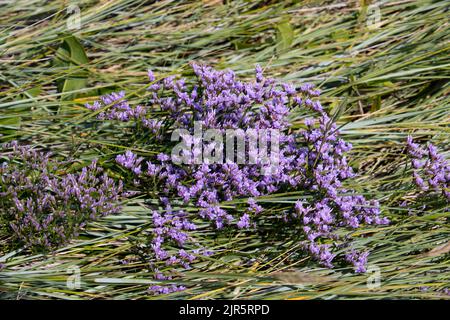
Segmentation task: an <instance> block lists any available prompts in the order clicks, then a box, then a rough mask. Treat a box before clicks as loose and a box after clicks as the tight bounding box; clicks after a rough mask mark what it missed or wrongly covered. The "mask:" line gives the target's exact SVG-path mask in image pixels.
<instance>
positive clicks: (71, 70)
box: [53, 36, 89, 100]
mask: <svg viewBox="0 0 450 320" xmlns="http://www.w3.org/2000/svg"><path fill="white" fill-rule="evenodd" d="M87 63H89V60H88V58H87V55H86V53H85V51H84V49H83V46H82V45H81V43H80V41H79V40H78V39H77V38H75V37H74V36H67V37H66V38H64V40H63V43H62V45H61V46H60V47H59V49H58V50H57V51H56V57H55V59H54V63H53V66H54V67H57V68H61V72H64V73H66V75H63V76H62V77H60V78H59V79H58V80H56V85H57V88H58V92H60V93H63V95H62V96H61V100H73V99H75V98H77V97H79V96H80V94H79V93H77V92H73V91H77V90H80V89H83V88H85V87H86V86H87V78H88V73H87V72H86V71H85V70H84V68H83V66H84V65H86V64H87ZM58 73H59V72H58Z"/></svg>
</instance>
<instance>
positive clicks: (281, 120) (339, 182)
mask: <svg viewBox="0 0 450 320" xmlns="http://www.w3.org/2000/svg"><path fill="white" fill-rule="evenodd" d="M193 70H194V73H195V75H196V77H197V79H198V82H197V83H195V84H193V85H189V84H188V81H187V80H186V79H176V78H175V77H173V76H171V77H168V78H165V79H163V80H161V81H155V77H154V75H153V73H152V72H149V80H150V82H151V85H150V86H149V88H148V90H149V92H150V94H151V98H150V101H149V102H148V103H147V104H144V105H137V106H135V107H133V106H131V105H130V104H129V103H128V101H127V100H126V99H125V94H124V93H123V92H122V93H118V94H116V93H113V94H110V95H107V96H104V97H102V100H101V101H98V102H95V103H93V104H92V105H90V104H88V105H87V106H86V107H87V108H88V109H90V110H93V111H96V112H98V119H100V120H105V119H107V120H119V121H123V122H127V123H130V124H132V125H133V127H134V128H135V129H136V130H138V129H142V128H146V130H148V131H147V132H146V133H147V134H148V135H147V136H146V137H147V139H155V140H159V141H160V143H161V144H170V140H169V137H170V133H171V132H174V131H175V130H179V131H181V132H182V133H181V134H180V136H181V138H182V139H183V142H184V146H185V148H182V150H180V152H179V153H176V154H172V157H171V155H170V154H169V153H160V154H158V155H157V156H156V157H154V158H151V157H149V158H144V157H142V156H139V155H138V154H135V153H133V152H131V151H127V152H126V153H125V154H122V155H119V156H117V158H116V161H117V163H118V164H120V165H121V166H122V167H123V168H124V169H126V170H128V171H129V172H130V174H131V175H132V180H133V181H134V183H135V186H136V187H138V188H139V189H140V190H141V191H142V192H147V193H151V194H154V195H156V196H157V197H159V199H160V204H161V208H160V209H159V210H155V211H154V212H153V215H152V218H153V223H154V230H153V238H152V250H153V251H154V258H155V260H156V261H162V262H165V263H166V264H167V265H183V266H184V267H186V268H188V267H189V264H190V263H191V262H193V261H194V260H195V257H196V255H197V254H199V253H201V254H209V253H210V252H209V251H208V250H205V248H202V247H201V246H200V245H199V246H198V248H197V249H194V250H191V252H189V251H188V250H187V249H186V248H185V244H186V243H187V242H188V241H190V240H191V239H190V238H189V231H190V230H194V229H195V228H196V225H195V224H194V223H192V216H190V215H188V214H187V213H186V212H184V211H183V210H174V209H173V206H174V204H177V205H180V204H193V205H195V206H196V207H198V209H199V210H198V215H195V216H194V217H195V218H198V217H200V218H203V219H205V220H207V221H210V222H211V223H212V225H213V226H214V227H215V228H217V229H222V228H224V227H225V226H235V227H236V228H238V229H252V228H255V226H257V224H256V222H257V220H258V216H260V215H261V214H263V212H264V208H263V207H262V206H261V205H259V204H258V200H257V198H258V197H259V196H263V195H268V194H272V193H275V192H278V191H283V190H288V189H290V190H293V189H296V190H301V191H303V192H304V193H305V194H307V195H312V197H306V198H307V199H311V200H299V201H298V202H297V203H296V205H295V207H294V208H292V210H291V211H290V212H288V213H287V214H286V216H285V218H286V220H287V221H290V222H291V223H293V224H296V225H297V226H300V227H301V232H302V233H303V238H304V241H303V243H302V245H303V248H304V250H305V251H306V252H308V253H310V254H311V255H312V256H313V257H314V258H316V259H317V260H318V261H319V262H320V263H322V264H323V265H325V266H327V267H332V266H333V261H334V259H335V257H336V256H335V253H333V252H334V249H335V248H336V247H342V246H349V245H350V243H349V242H348V239H347V237H342V236H340V235H338V230H345V229H349V230H351V229H356V228H358V227H360V226H361V225H362V224H364V223H365V224H386V223H388V220H387V219H386V218H382V217H380V210H379V206H378V203H377V202H376V201H369V200H366V199H365V198H364V197H363V196H361V195H358V194H356V193H355V192H354V191H352V190H347V189H346V188H345V187H344V186H343V181H344V180H346V179H348V178H352V177H353V176H354V173H353V171H352V168H351V167H350V166H349V165H348V162H347V159H346V156H345V154H346V153H347V152H348V151H349V150H350V149H351V145H350V144H349V143H347V142H345V141H344V140H343V139H341V138H340V137H339V131H338V129H337V127H336V124H335V123H334V122H333V120H332V119H331V118H330V117H329V116H328V115H327V113H326V112H325V111H324V110H323V108H322V106H321V104H320V102H319V101H318V100H317V99H316V98H317V97H318V96H319V94H320V92H319V91H318V90H316V89H315V88H314V87H313V86H312V85H310V84H303V85H301V86H299V87H295V86H294V85H292V84H289V83H277V82H276V81H275V80H274V79H270V78H266V77H264V76H263V73H262V69H261V68H260V67H259V66H257V67H256V77H255V81H252V82H242V81H239V80H238V79H237V78H236V76H235V74H234V73H233V72H232V71H217V70H214V69H213V68H211V67H208V66H203V65H197V64H193ZM294 108H301V110H303V111H305V112H308V113H310V114H312V116H311V117H309V118H307V119H306V120H305V128H304V129H301V130H299V131H298V132H294V131H293V130H292V129H291V128H290V124H289V120H288V117H289V115H290V111H291V110H292V109H294ZM155 110H158V111H162V112H160V113H162V114H163V115H162V116H161V117H159V118H158V119H155V118H151V115H152V114H154V113H153V111H155ZM198 123H200V124H201V126H202V128H205V129H214V130H217V131H218V132H219V133H221V134H225V132H226V131H227V130H235V132H238V133H237V136H239V135H241V133H239V132H241V131H239V130H243V131H245V132H253V134H255V133H258V132H259V131H261V130H266V129H272V130H277V132H278V133H279V145H278V149H279V150H277V151H278V155H279V157H278V161H277V164H276V168H273V164H271V163H267V162H265V161H262V159H260V158H258V156H259V154H258V153H254V152H253V153H252V151H251V150H247V149H248V146H249V140H250V139H251V138H252V136H251V134H250V135H247V136H246V137H243V139H244V141H245V145H246V151H248V152H247V153H246V154H245V156H243V155H240V154H239V153H238V152H236V153H235V154H233V157H234V156H236V157H240V156H241V157H243V159H244V160H249V159H250V158H253V159H256V161H255V162H252V163H249V161H246V162H245V161H244V162H245V163H240V162H238V161H237V163H236V161H233V160H234V158H233V157H231V158H233V159H230V158H229V157H224V156H221V157H224V158H225V160H224V161H219V162H218V163H208V162H207V161H206V162H205V161H202V162H198V161H196V159H198V155H199V154H200V153H203V154H204V153H205V152H206V153H210V151H211V150H212V149H215V147H217V144H219V145H222V143H221V142H220V141H219V142H218V141H206V142H204V141H203V142H202V143H200V141H197V140H198V138H197V137H196V136H195V134H194V133H195V130H196V128H195V126H196V124H198ZM241 138H242V137H241ZM233 141H234V140H233ZM233 144H234V142H233ZM268 148H269V149H271V152H272V151H274V149H275V148H274V145H273V144H270V143H269V144H268ZM221 157H219V158H221ZM180 158H183V159H185V161H184V162H182V163H179V162H176V161H174V160H176V159H178V160H179V159H180ZM186 160H187V161H186ZM220 160H223V159H220ZM241 160H242V159H241ZM274 169H275V170H274ZM267 171H269V172H270V174H265V173H264V172H267ZM236 198H248V202H247V204H246V205H245V208H244V211H243V213H241V214H238V213H237V212H236V211H237V210H232V209H228V208H227V209H225V208H224V207H223V206H222V205H221V204H222V203H223V202H226V201H231V200H233V199H236ZM175 246H176V247H178V250H177V251H174V250H173V249H169V248H173V247H175ZM191 246H192V243H191V244H190V247H191ZM367 256H368V252H359V251H357V250H355V249H354V248H349V250H348V253H347V254H344V255H343V256H342V260H346V261H348V262H350V263H352V264H353V265H354V266H355V268H356V270H357V271H358V272H364V271H365V264H366V260H367ZM156 289H157V290H156ZM167 290H168V289H164V290H163V289H161V288H159V287H158V288H155V290H154V291H156V292H163V291H164V292H166V291H167ZM169 291H170V290H169Z"/></svg>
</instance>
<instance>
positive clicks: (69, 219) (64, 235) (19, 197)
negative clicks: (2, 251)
mask: <svg viewBox="0 0 450 320" xmlns="http://www.w3.org/2000/svg"><path fill="white" fill-rule="evenodd" d="M2 149H3V150H2V155H1V158H0V161H1V163H0V224H1V225H2V226H3V228H6V229H7V234H10V235H12V238H13V240H15V243H16V244H18V245H23V246H25V247H27V248H29V249H31V250H32V251H34V252H38V251H49V250H54V249H56V248H57V247H59V246H61V245H63V244H66V243H67V242H68V241H69V240H71V239H72V238H73V237H75V236H77V235H78V233H79V232H80V230H81V229H83V228H84V227H85V225H86V223H87V222H89V221H92V220H95V219H97V218H99V217H101V216H106V215H109V214H113V213H117V212H118V211H119V209H120V207H119V200H120V197H121V196H122V188H123V187H122V182H119V183H118V184H116V183H115V182H114V181H113V180H112V179H111V178H109V177H108V176H107V175H106V174H105V173H102V169H101V168H100V167H99V166H98V165H97V162H96V161H93V162H92V163H91V164H90V165H89V166H88V167H84V168H83V169H82V170H81V172H79V173H69V174H61V170H63V166H62V163H61V162H58V161H56V160H54V159H52V157H51V153H45V152H41V151H37V150H34V149H32V148H31V147H29V146H20V145H19V144H18V143H17V142H11V143H9V144H4V145H2ZM9 149H10V151H7V150H9ZM123 195H125V194H123Z"/></svg>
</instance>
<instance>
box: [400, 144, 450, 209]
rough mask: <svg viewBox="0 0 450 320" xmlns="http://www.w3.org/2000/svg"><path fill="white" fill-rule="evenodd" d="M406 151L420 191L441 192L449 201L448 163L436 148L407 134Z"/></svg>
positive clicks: (449, 177) (449, 178)
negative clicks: (416, 140) (421, 143)
mask: <svg viewBox="0 0 450 320" xmlns="http://www.w3.org/2000/svg"><path fill="white" fill-rule="evenodd" d="M406 145H407V153H408V156H409V158H410V159H411V165H412V167H413V177H414V183H415V184H416V185H417V187H419V188H420V190H422V191H435V192H437V193H442V194H443V195H444V197H445V198H446V199H447V200H449V201H450V163H449V161H447V160H446V159H445V158H444V157H443V156H442V155H441V154H439V153H438V150H437V148H436V147H435V146H434V145H433V144H431V143H428V144H427V146H426V148H424V147H422V146H420V145H419V144H417V143H415V142H413V139H412V137H411V136H408V138H407V141H406Z"/></svg>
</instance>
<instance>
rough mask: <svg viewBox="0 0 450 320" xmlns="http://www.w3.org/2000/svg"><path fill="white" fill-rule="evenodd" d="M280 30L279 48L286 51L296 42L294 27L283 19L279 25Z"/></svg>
mask: <svg viewBox="0 0 450 320" xmlns="http://www.w3.org/2000/svg"><path fill="white" fill-rule="evenodd" d="M277 30H278V41H277V42H278V50H279V51H280V52H284V51H286V50H287V49H289V48H290V47H291V45H292V43H293V42H294V28H292V25H291V24H290V23H289V21H286V20H285V21H283V22H281V23H279V24H278V25H277Z"/></svg>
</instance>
